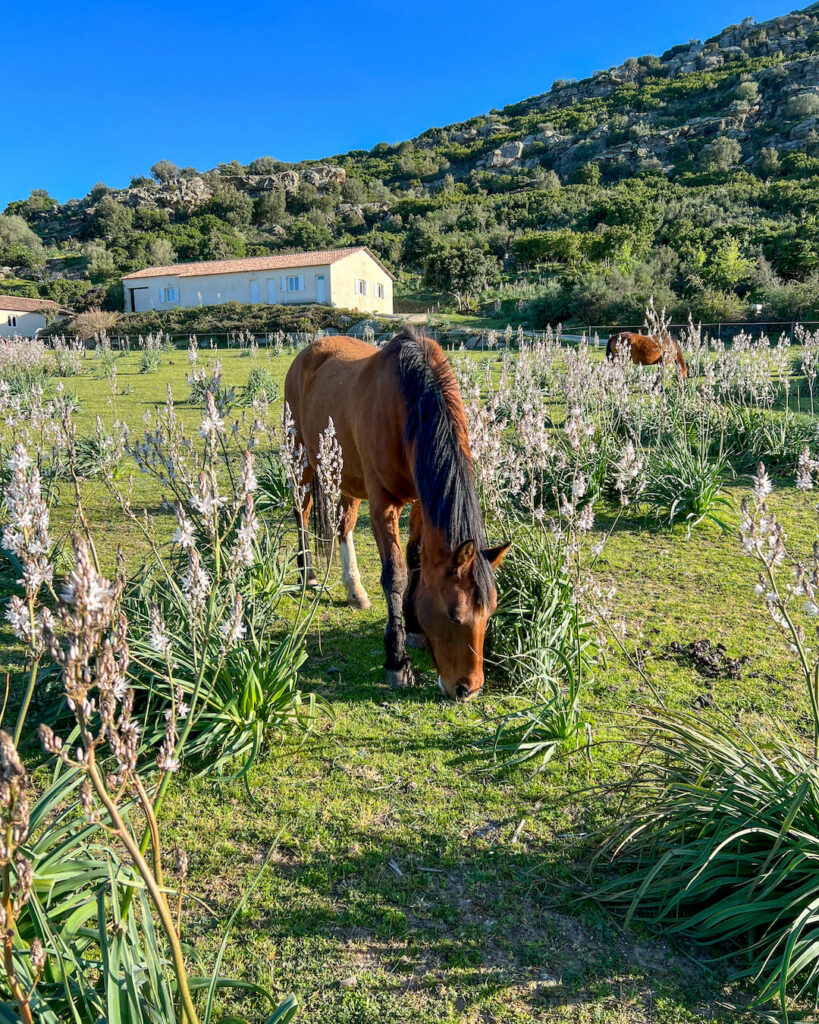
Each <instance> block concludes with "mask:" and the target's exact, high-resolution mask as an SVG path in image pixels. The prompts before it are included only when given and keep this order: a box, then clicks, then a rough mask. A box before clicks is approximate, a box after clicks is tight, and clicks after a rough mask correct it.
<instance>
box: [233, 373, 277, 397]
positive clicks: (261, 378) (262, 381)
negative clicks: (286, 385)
mask: <svg viewBox="0 0 819 1024" xmlns="http://www.w3.org/2000/svg"><path fill="white" fill-rule="evenodd" d="M262 395H264V397H265V398H266V399H267V401H268V402H271V403H275V402H277V401H278V400H279V396H280V390H279V385H278V384H277V383H276V381H275V380H274V379H273V374H272V373H271V372H270V370H268V368H267V367H266V366H256V367H254V368H253V369H252V370H251V371H250V375H249V376H248V378H247V384H245V386H244V388H242V393H241V401H242V402H243V403H245V404H247V405H250V403H251V402H252V401H253V400H254V399H256V398H261V397H262Z"/></svg>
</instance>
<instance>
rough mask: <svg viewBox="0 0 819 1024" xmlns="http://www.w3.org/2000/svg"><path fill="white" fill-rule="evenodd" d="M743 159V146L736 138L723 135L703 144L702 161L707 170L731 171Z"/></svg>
mask: <svg viewBox="0 0 819 1024" xmlns="http://www.w3.org/2000/svg"><path fill="white" fill-rule="evenodd" d="M741 159H742V146H740V144H739V143H738V142H737V140H736V139H729V138H726V137H725V136H724V135H721V136H720V137H719V138H718V139H714V141H713V142H709V143H708V144H707V145H706V146H703V149H702V153H701V155H700V161H701V164H702V166H703V168H704V169H705V170H707V171H730V170H731V168H732V167H733V166H734V164H738V163H739V161H740V160H741Z"/></svg>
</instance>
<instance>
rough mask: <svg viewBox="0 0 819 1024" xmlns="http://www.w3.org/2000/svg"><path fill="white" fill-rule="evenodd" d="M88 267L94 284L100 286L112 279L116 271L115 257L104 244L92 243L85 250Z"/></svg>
mask: <svg viewBox="0 0 819 1024" xmlns="http://www.w3.org/2000/svg"><path fill="white" fill-rule="evenodd" d="M85 258H86V261H87V263H86V265H87V267H88V276H89V277H90V278H91V280H92V281H93V282H94V284H99V283H100V282H102V281H105V280H106V279H107V278H109V277H111V276H112V275H113V273H114V271H115V270H116V265H115V263H114V255H113V253H111V252H109V251H108V250H107V249H106V248H105V244H104V243H103V242H91V243H89V245H87V246H86V249H85Z"/></svg>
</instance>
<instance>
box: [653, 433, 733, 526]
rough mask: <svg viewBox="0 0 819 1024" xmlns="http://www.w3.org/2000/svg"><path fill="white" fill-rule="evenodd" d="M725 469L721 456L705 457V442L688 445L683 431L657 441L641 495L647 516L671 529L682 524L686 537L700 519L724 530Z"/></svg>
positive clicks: (725, 508)
mask: <svg viewBox="0 0 819 1024" xmlns="http://www.w3.org/2000/svg"><path fill="white" fill-rule="evenodd" d="M725 469H726V459H725V457H724V456H722V455H719V456H717V457H716V458H715V459H711V458H709V456H708V452H707V448H706V445H705V444H703V443H698V444H694V445H692V444H691V443H690V441H689V440H688V438H687V437H686V435H685V434H684V433H678V434H675V435H673V436H672V438H671V439H670V440H667V441H663V442H661V443H660V444H658V445H657V447H656V448H655V449H654V450H653V451H652V453H651V458H650V459H649V466H648V472H647V479H646V486H645V490H644V491H643V494H642V500H643V501H644V502H645V503H646V504H647V506H648V516H649V518H650V519H653V520H654V521H655V522H656V523H658V524H661V525H664V526H668V527H671V528H673V527H674V526H675V525H676V524H678V523H684V524H685V527H686V531H687V535H688V536H690V535H691V531H692V530H693V529H694V527H696V526H698V525H699V524H700V523H701V522H703V521H704V520H708V521H710V522H712V523H715V524H716V525H717V526H719V528H720V529H721V530H722V531H723V533H724V532H726V531H727V529H728V525H727V523H726V519H725V510H728V509H730V508H731V502H730V500H729V499H728V497H727V496H726V495H725V494H724V493H723V480H724V476H725Z"/></svg>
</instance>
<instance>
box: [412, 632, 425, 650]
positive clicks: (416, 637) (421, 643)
mask: <svg viewBox="0 0 819 1024" xmlns="http://www.w3.org/2000/svg"><path fill="white" fill-rule="evenodd" d="M426 646H427V638H426V637H425V636H424V634H423V633H407V647H418V648H421V649H423V648H424V647H426Z"/></svg>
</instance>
